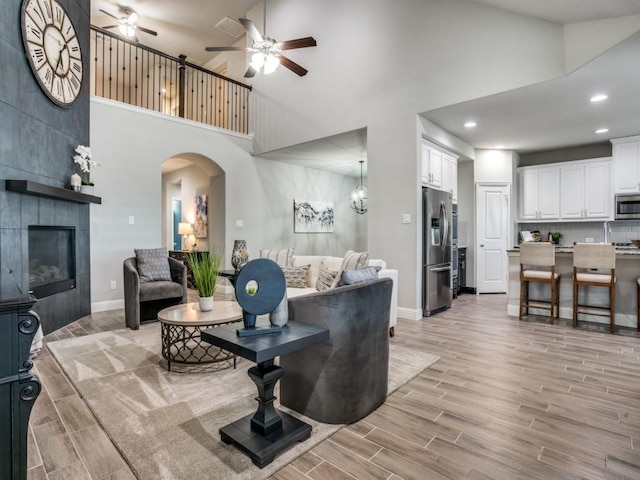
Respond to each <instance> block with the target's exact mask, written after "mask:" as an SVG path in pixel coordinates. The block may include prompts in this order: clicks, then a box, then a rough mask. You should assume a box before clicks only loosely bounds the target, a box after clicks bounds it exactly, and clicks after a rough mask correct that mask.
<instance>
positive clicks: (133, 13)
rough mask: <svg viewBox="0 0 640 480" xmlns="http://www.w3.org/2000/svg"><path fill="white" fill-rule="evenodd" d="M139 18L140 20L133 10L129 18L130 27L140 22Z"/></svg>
mask: <svg viewBox="0 0 640 480" xmlns="http://www.w3.org/2000/svg"><path fill="white" fill-rule="evenodd" d="M138 18H140V16H139V15H138V14H137V13H136V12H134V11H133V10H132V11H131V14H130V15H129V18H127V22H129V24H130V25H133V24H134V23H136V22H137V21H138Z"/></svg>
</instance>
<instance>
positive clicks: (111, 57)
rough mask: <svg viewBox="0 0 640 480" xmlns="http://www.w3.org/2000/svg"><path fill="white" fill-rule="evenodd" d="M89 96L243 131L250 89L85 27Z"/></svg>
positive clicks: (216, 74)
mask: <svg viewBox="0 0 640 480" xmlns="http://www.w3.org/2000/svg"><path fill="white" fill-rule="evenodd" d="M91 49H92V51H91V58H92V62H91V94H92V95H96V96H99V97H103V98H108V99H110V100H117V101H119V102H124V103H128V104H130V105H135V106H137V107H143V108H148V109H149V110H155V111H156V112H161V113H165V114H167V115H173V116H177V117H182V118H186V119H188V120H195V121H197V122H201V123H206V124H208V125H213V126H216V127H220V128H226V129H227V130H233V131H234V132H239V133H248V132H249V111H248V106H249V92H250V91H251V87H250V86H249V85H245V84H243V83H240V82H237V81H235V80H232V79H230V78H227V77H224V76H222V75H220V74H218V73H215V72H211V71H209V70H206V69H204V68H201V67H199V66H197V65H193V64H191V63H189V62H187V61H186V60H185V59H186V57H185V56H184V55H181V56H180V57H178V58H175V57H171V56H169V55H167V54H165V53H162V52H159V51H157V50H154V49H152V48H149V47H144V46H142V45H138V44H136V43H133V42H129V41H127V40H124V39H123V38H121V37H118V36H117V35H113V34H112V33H111V32H109V31H107V30H104V29H102V28H99V27H95V26H91Z"/></svg>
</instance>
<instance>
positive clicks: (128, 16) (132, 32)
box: [100, 7, 158, 42]
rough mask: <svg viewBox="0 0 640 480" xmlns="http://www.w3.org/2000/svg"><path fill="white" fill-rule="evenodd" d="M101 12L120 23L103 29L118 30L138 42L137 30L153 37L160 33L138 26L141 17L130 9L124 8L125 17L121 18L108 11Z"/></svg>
mask: <svg viewBox="0 0 640 480" xmlns="http://www.w3.org/2000/svg"><path fill="white" fill-rule="evenodd" d="M100 11H101V12H102V13H104V14H105V15H109V16H110V17H111V18H115V19H116V20H117V21H118V24H117V25H107V26H106V27H102V28H118V29H119V30H120V33H121V34H122V35H124V36H125V37H127V38H132V39H134V40H135V41H136V42H137V41H139V40H138V37H137V35H136V31H137V30H140V31H141V32H144V33H148V34H149V35H153V36H154V37H155V36H157V35H158V32H155V31H153V30H149V29H148V28H144V27H141V26H140V25H137V21H138V18H140V16H139V15H138V14H137V13H136V12H135V11H134V10H133V9H131V8H129V7H122V13H124V16H123V17H120V18H118V17H116V16H115V15H113V14H111V13H109V12H107V11H106V10H102V9H100Z"/></svg>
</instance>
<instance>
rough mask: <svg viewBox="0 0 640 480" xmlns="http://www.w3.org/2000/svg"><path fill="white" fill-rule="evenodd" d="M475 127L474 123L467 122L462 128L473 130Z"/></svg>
mask: <svg viewBox="0 0 640 480" xmlns="http://www.w3.org/2000/svg"><path fill="white" fill-rule="evenodd" d="M476 125H478V124H477V123H476V122H467V123H465V124H464V126H465V127H466V128H473V127H475V126H476Z"/></svg>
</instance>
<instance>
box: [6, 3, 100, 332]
mask: <svg viewBox="0 0 640 480" xmlns="http://www.w3.org/2000/svg"><path fill="white" fill-rule="evenodd" d="M59 1H60V3H61V4H62V5H63V6H64V7H66V9H67V11H68V12H69V15H70V17H71V19H72V21H73V22H74V25H75V27H76V30H77V32H78V36H79V41H80V47H81V49H82V52H83V55H84V59H85V60H84V64H83V68H84V72H85V78H84V82H83V86H82V90H81V92H80V96H79V97H78V99H77V100H76V102H75V103H74V104H73V106H72V107H71V108H60V107H58V106H57V105H55V104H54V103H53V102H51V101H50V100H49V99H48V97H47V96H46V95H45V94H44V93H43V92H42V90H41V89H40V86H39V85H38V82H37V81H36V79H35V77H34V76H33V73H32V72H31V69H30V67H29V63H28V61H27V59H26V57H25V54H24V48H23V45H22V35H21V29H20V13H21V8H22V2H21V1H17V0H0V65H2V74H1V75H2V88H0V119H1V121H0V180H2V181H1V182H0V267H2V268H3V269H5V268H10V269H12V270H14V272H15V273H14V275H15V277H16V279H17V281H18V283H19V285H21V286H22V288H23V290H24V291H27V290H28V285H29V280H28V273H27V268H28V264H27V258H28V257H27V256H28V245H27V240H28V235H27V228H28V226H29V225H59V226H75V227H76V229H77V230H76V271H77V285H78V286H77V288H76V289H75V290H71V291H68V292H64V293H60V294H56V295H53V296H50V297H46V298H43V299H41V300H40V301H38V303H37V304H36V305H35V306H34V310H35V311H36V312H38V314H39V315H40V319H41V321H42V326H43V329H44V332H45V333H49V332H52V331H54V330H56V329H58V328H60V327H62V326H64V325H67V324H68V323H71V322H73V321H74V320H77V319H78V318H80V317H82V316H85V315H87V314H89V313H90V304H91V296H90V263H89V257H90V248H89V246H90V245H89V211H90V208H89V206H88V205H85V204H77V203H73V202H67V201H62V200H55V199H49V198H39V197H33V196H28V195H21V194H18V193H14V192H7V191H6V190H5V188H4V180H5V179H21V180H32V181H35V182H39V183H43V184H47V185H52V186H56V187H66V186H67V185H68V182H69V176H70V175H71V174H72V173H74V172H75V171H76V168H75V164H74V163H73V160H72V156H73V153H74V150H75V147H76V146H77V145H78V144H82V145H89V93H88V92H89V81H88V80H89V78H88V75H89V57H90V54H89V11H88V9H89V3H88V2H84V1H79V0H59Z"/></svg>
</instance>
